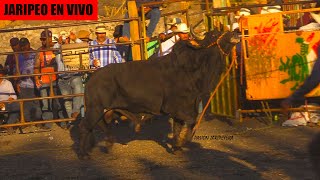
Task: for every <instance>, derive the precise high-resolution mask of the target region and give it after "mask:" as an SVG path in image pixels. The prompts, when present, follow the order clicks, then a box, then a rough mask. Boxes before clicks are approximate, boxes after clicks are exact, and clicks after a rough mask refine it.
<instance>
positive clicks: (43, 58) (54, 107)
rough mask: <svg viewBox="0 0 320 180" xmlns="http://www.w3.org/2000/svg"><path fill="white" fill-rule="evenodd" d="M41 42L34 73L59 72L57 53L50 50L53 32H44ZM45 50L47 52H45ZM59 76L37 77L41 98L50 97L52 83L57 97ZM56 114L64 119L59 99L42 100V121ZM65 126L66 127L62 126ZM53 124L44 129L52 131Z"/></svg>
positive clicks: (36, 82)
mask: <svg viewBox="0 0 320 180" xmlns="http://www.w3.org/2000/svg"><path fill="white" fill-rule="evenodd" d="M40 40H41V44H42V46H41V47H40V48H39V49H38V50H40V52H38V53H37V57H36V61H35V66H34V73H40V72H41V73H51V72H56V71H57V63H56V59H55V53H54V52H53V50H50V48H53V45H54V44H53V42H52V32H51V31H49V30H45V31H42V32H41V34H40ZM43 50H45V51H43ZM56 80H57V76H56V75H55V74H52V75H41V76H35V84H36V86H37V88H39V90H40V96H41V97H48V96H50V93H51V88H50V83H51V82H52V86H53V95H57V94H58V93H57V81H56ZM54 113H57V114H59V115H57V116H58V117H61V118H63V115H62V112H61V106H60V103H59V99H57V98H55V99H43V100H42V119H43V120H50V119H53V118H54ZM62 126H64V125H62ZM51 127H52V124H51V123H47V124H45V126H43V128H45V129H50V128H51Z"/></svg>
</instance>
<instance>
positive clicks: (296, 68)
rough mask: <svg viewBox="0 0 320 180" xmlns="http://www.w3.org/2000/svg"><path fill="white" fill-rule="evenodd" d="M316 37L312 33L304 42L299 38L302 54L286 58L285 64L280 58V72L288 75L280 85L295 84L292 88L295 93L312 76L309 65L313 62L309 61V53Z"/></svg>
mask: <svg viewBox="0 0 320 180" xmlns="http://www.w3.org/2000/svg"><path fill="white" fill-rule="evenodd" d="M314 35H315V33H311V34H310V35H309V37H308V38H307V40H304V39H303V38H302V37H297V38H296V43H298V44H299V45H300V52H299V53H296V54H295V55H293V56H292V57H289V56H286V57H285V62H284V60H283V58H282V57H281V58H280V66H279V70H280V71H282V72H286V73H287V74H288V78H285V79H283V80H281V81H280V83H281V84H286V83H289V82H293V83H294V84H293V86H292V87H290V90H291V91H295V90H296V89H297V88H298V87H299V85H301V84H302V83H303V82H304V81H305V79H306V78H307V77H308V75H309V74H310V70H309V63H311V62H309V61H308V59H307V55H308V52H309V43H310V42H311V41H312V39H313V38H314Z"/></svg>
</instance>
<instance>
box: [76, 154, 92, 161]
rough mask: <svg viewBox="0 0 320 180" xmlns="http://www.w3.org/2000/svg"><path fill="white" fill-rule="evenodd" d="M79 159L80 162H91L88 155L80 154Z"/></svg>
mask: <svg viewBox="0 0 320 180" xmlns="http://www.w3.org/2000/svg"><path fill="white" fill-rule="evenodd" d="M78 158H79V159H80V160H89V159H90V155H89V154H88V153H85V154H78Z"/></svg>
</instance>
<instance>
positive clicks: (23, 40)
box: [19, 38, 30, 46]
mask: <svg viewBox="0 0 320 180" xmlns="http://www.w3.org/2000/svg"><path fill="white" fill-rule="evenodd" d="M27 44H30V42H29V39H28V38H21V39H20V41H19V45H20V46H25V45H27Z"/></svg>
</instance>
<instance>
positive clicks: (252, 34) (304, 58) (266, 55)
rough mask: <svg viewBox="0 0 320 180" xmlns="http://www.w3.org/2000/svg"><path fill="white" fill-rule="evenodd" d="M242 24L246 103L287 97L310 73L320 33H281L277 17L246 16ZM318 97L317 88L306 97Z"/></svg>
mask: <svg viewBox="0 0 320 180" xmlns="http://www.w3.org/2000/svg"><path fill="white" fill-rule="evenodd" d="M246 21H247V22H246V23H245V24H246V25H247V26H244V27H243V29H242V30H243V31H246V32H247V33H248V36H247V37H244V38H243V41H244V42H245V43H246V44H247V49H246V51H247V56H246V57H245V60H244V61H245V73H246V83H247V89H246V96H247V99H250V100H266V99H280V98H286V97H288V96H289V95H291V94H292V92H293V91H295V90H296V89H297V88H298V87H299V86H300V85H301V84H302V83H303V82H304V81H305V79H306V78H307V77H308V75H309V74H310V73H311V70H312V67H313V64H314V60H315V54H316V53H315V49H316V47H318V46H317V45H318V44H319V42H320V31H305V32H301V31H292V32H284V31H283V23H282V15H281V14H277V13H274V14H268V15H267V16H266V15H253V16H248V17H247V18H246ZM243 44H244V43H243ZM319 95H320V88H319V87H318V88H316V89H315V90H313V91H312V92H311V93H309V94H308V95H307V96H319Z"/></svg>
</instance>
